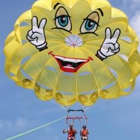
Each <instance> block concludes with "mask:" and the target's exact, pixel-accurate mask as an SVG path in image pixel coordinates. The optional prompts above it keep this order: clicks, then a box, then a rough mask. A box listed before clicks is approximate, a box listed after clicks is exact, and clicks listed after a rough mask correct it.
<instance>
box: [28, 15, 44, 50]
mask: <svg viewBox="0 0 140 140" xmlns="http://www.w3.org/2000/svg"><path fill="white" fill-rule="evenodd" d="M46 22H47V20H46V19H45V18H44V19H42V20H41V21H40V24H38V18H37V17H33V19H32V29H31V30H30V31H28V33H27V36H26V37H27V39H28V40H29V42H30V43H31V44H33V45H34V46H36V48H37V49H39V50H40V51H41V50H44V49H46V48H47V43H46V37H45V32H44V28H45V25H46Z"/></svg>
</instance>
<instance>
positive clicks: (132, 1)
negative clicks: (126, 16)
mask: <svg viewBox="0 0 140 140" xmlns="http://www.w3.org/2000/svg"><path fill="white" fill-rule="evenodd" d="M122 3H123V7H124V8H128V7H129V8H130V9H131V10H137V9H139V6H140V1H139V0H129V1H128V0H123V1H122Z"/></svg>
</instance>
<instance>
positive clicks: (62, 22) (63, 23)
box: [55, 15, 71, 31]
mask: <svg viewBox="0 0 140 140" xmlns="http://www.w3.org/2000/svg"><path fill="white" fill-rule="evenodd" d="M55 24H56V27H57V28H61V29H65V30H67V31H70V30H71V22H70V17H69V16H67V15H61V16H59V17H56V18H55Z"/></svg>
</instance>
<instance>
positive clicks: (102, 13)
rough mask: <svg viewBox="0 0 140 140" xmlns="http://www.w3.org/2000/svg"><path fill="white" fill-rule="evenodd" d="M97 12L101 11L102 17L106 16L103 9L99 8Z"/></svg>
mask: <svg viewBox="0 0 140 140" xmlns="http://www.w3.org/2000/svg"><path fill="white" fill-rule="evenodd" d="M97 10H99V11H100V13H101V15H102V16H104V12H103V11H102V9H101V8H98V9H97Z"/></svg>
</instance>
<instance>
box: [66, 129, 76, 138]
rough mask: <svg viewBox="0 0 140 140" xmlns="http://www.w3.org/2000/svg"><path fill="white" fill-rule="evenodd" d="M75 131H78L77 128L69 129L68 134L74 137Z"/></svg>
mask: <svg viewBox="0 0 140 140" xmlns="http://www.w3.org/2000/svg"><path fill="white" fill-rule="evenodd" d="M75 133H76V130H75V129H69V130H68V136H69V137H74V136H75Z"/></svg>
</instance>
